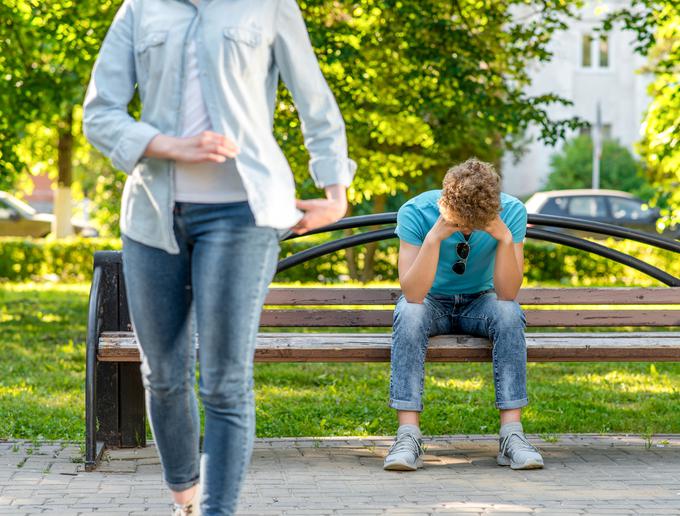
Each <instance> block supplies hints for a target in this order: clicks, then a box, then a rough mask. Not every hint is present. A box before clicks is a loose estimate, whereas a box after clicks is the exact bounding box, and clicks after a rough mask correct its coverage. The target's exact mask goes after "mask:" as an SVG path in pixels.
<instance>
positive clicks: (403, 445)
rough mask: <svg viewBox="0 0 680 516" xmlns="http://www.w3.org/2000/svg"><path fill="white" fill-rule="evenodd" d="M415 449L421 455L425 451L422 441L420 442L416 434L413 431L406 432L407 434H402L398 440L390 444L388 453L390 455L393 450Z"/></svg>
mask: <svg viewBox="0 0 680 516" xmlns="http://www.w3.org/2000/svg"><path fill="white" fill-rule="evenodd" d="M414 448H415V451H416V453H417V455H420V454H421V453H423V447H422V446H420V442H418V439H416V438H415V436H414V435H413V434H411V433H406V434H401V435H400V436H399V437H398V438H397V440H396V441H394V444H392V446H390V449H389V450H388V452H387V454H388V455H389V454H390V453H392V452H403V451H411V452H412V451H414Z"/></svg>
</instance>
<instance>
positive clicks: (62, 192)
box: [52, 109, 73, 238]
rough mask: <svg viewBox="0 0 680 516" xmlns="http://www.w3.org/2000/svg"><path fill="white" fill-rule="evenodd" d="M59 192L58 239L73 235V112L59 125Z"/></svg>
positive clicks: (56, 198)
mask: <svg viewBox="0 0 680 516" xmlns="http://www.w3.org/2000/svg"><path fill="white" fill-rule="evenodd" d="M58 152H59V155H58V160H57V162H58V167H59V176H58V179H57V191H56V193H55V196H54V222H53V223H52V233H53V234H54V236H55V237H56V238H64V237H67V236H70V235H72V234H73V225H72V224H71V212H72V202H71V184H72V182H73V110H72V109H71V110H70V111H69V113H68V114H67V115H66V117H64V118H63V119H62V120H61V121H60V123H59V145H58Z"/></svg>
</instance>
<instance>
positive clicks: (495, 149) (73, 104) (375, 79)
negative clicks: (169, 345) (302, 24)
mask: <svg viewBox="0 0 680 516" xmlns="http://www.w3.org/2000/svg"><path fill="white" fill-rule="evenodd" d="M8 2H9V3H8ZM8 2H4V3H3V4H2V6H0V20H2V21H1V22H0V40H1V41H3V46H4V47H5V48H10V49H12V51H11V52H3V54H2V56H0V77H1V78H3V79H4V80H2V81H0V112H1V113H6V114H10V113H11V120H10V119H9V117H3V118H2V122H0V168H2V169H3V171H4V172H5V174H4V175H3V176H2V179H1V180H0V182H2V186H4V187H5V188H8V187H9V186H10V185H11V184H13V182H14V178H15V177H16V175H17V173H18V172H19V171H22V170H24V169H28V170H30V171H38V170H44V169H50V170H51V169H53V168H54V167H55V164H56V163H57V159H56V154H57V149H56V140H57V138H58V135H59V131H63V130H64V128H63V124H62V126H60V125H59V124H60V121H61V122H63V121H64V120H65V119H67V118H68V116H69V115H70V114H73V118H74V122H73V127H74V156H73V165H74V178H75V181H76V183H80V184H81V186H80V192H78V195H77V196H76V197H78V196H80V195H84V194H88V195H90V196H91V195H92V192H93V191H94V192H96V194H95V199H94V200H95V204H96V205H97V206H98V208H99V210H101V213H100V214H98V215H97V216H96V219H97V220H98V221H99V222H100V226H101V227H100V229H101V230H102V234H110V235H113V236H116V235H117V227H116V226H117V212H118V205H119V201H120V194H121V190H122V188H121V186H120V185H121V182H122V179H123V177H124V176H122V175H120V174H117V173H114V172H113V171H112V170H111V167H110V165H109V164H108V163H106V162H105V160H103V159H101V158H97V157H96V156H95V155H94V154H93V153H92V152H91V149H90V148H89V146H87V145H86V143H85V142H84V140H83V139H82V135H79V134H78V131H79V116H80V115H79V109H78V105H79V104H80V102H81V100H82V98H83V96H84V91H85V85H86V83H87V79H88V77H89V73H90V70H91V67H92V64H93V61H94V58H95V56H96V50H97V49H98V48H99V45H100V42H101V40H102V38H103V36H104V33H105V31H106V29H107V27H108V24H109V23H110V20H111V17H112V15H113V12H114V11H115V9H116V8H117V6H118V3H117V2H111V1H104V2H101V1H100V2H90V1H85V2H72V1H70V0H69V1H60V2H55V1H47V2H33V1H28V0H8ZM524 4H525V2H524V1H523V0H511V1H509V2H476V1H472V0H464V1H459V2H454V3H451V2H444V1H442V0H428V1H426V2H401V1H396V0H362V1H361V2H354V1H352V2H349V1H346V0H343V1H335V0H313V1H308V2H302V3H301V8H302V10H303V13H304V15H305V19H306V21H307V24H308V28H309V32H310V36H311V39H312V42H313V44H314V47H315V49H316V52H317V56H318V58H319V62H320V65H321V68H322V70H323V72H324V74H325V76H326V78H327V80H328V82H329V84H330V86H331V88H332V90H333V91H334V92H335V94H336V97H337V99H338V103H339V105H340V108H341V111H342V113H343V115H344V118H345V120H346V123H347V129H348V130H347V133H348V138H349V144H350V154H351V155H352V157H353V158H354V159H356V161H357V162H358V164H359V172H358V175H357V178H356V180H355V182H354V184H353V186H352V189H351V191H350V198H351V201H352V203H353V205H354V207H353V211H355V212H366V211H375V210H372V209H371V208H372V207H373V202H374V200H375V199H376V198H378V197H381V196H382V197H388V198H392V197H394V196H396V195H399V194H404V193H408V195H409V196H412V195H414V194H416V193H418V192H420V191H424V190H427V189H430V188H433V187H436V186H437V185H438V184H439V182H440V180H441V177H442V176H443V174H444V172H445V171H446V169H447V168H448V167H449V166H450V165H451V164H452V163H453V162H455V161H459V160H462V159H466V158H468V157H470V156H471V155H476V156H478V157H480V158H483V159H487V160H491V161H497V160H498V159H499V157H500V155H501V153H502V151H503V148H504V147H505V148H508V149H510V150H516V142H517V141H518V138H517V136H518V135H520V134H522V133H523V131H524V129H525V128H526V127H528V125H529V124H535V125H536V126H538V127H539V128H540V132H541V138H542V139H543V140H544V141H548V142H554V141H556V140H557V139H559V138H560V137H562V136H563V135H564V132H565V130H566V129H567V128H573V127H574V126H575V124H576V121H575V120H573V119H569V120H558V121H551V120H549V119H548V117H547V113H546V109H547V107H548V106H549V105H551V104H554V103H565V101H564V100H563V99H560V98H558V97H557V96H554V95H543V96H537V97H532V96H528V95H526V94H525V93H524V91H523V90H524V86H526V85H527V84H528V82H529V77H528V74H527V72H526V67H527V64H528V63H530V62H532V61H533V60H539V61H543V60H547V59H549V58H550V53H549V51H548V43H549V40H550V37H551V35H552V33H553V32H554V31H556V30H561V29H562V28H564V27H565V20H566V19H567V18H569V17H570V16H572V14H573V10H574V5H576V4H578V2H576V4H574V5H572V4H570V3H566V2H563V1H561V0H549V1H546V2H542V3H541V9H537V10H536V11H535V12H534V13H533V14H532V15H529V16H522V17H521V18H520V19H517V18H514V19H513V17H512V16H511V14H510V13H511V11H513V10H514V9H515V8H517V7H520V8H522V7H523V6H524ZM423 13H428V14H427V16H423ZM132 111H135V109H134V108H133V109H132ZM5 118H7V119H5ZM275 134H276V136H277V138H278V140H279V142H280V143H281V144H282V147H283V149H284V152H285V153H286V155H287V157H288V158H289V159H290V161H291V164H292V166H293V169H294V172H295V176H296V180H297V184H298V190H299V191H300V195H301V196H302V197H309V196H318V191H317V190H316V188H315V187H314V185H313V183H312V181H311V179H310V177H309V174H308V173H307V160H308V157H307V153H306V151H305V149H304V147H303V145H302V138H301V134H300V122H299V120H298V119H297V116H296V110H295V106H294V104H293V102H292V99H291V98H290V95H289V94H288V93H287V92H286V91H285V90H283V89H282V91H281V96H280V99H279V102H278V104H277V108H276V122H275ZM19 142H22V144H21V146H22V149H23V151H21V152H20V151H19V150H18V145H19ZM36 151H37V152H36ZM95 178H96V184H93V183H95V181H94V179H95ZM382 202H384V201H382ZM388 202H389V201H388ZM395 207H396V206H388V209H390V208H395Z"/></svg>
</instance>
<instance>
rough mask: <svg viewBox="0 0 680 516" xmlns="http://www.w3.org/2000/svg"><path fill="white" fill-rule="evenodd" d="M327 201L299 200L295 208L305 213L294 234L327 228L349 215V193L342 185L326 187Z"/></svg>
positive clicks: (293, 228)
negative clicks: (346, 214)
mask: <svg viewBox="0 0 680 516" xmlns="http://www.w3.org/2000/svg"><path fill="white" fill-rule="evenodd" d="M326 196H327V197H328V198H327V199H307V200H302V199H297V200H296V201H295V206H296V207H297V209H299V210H302V211H304V212H305V215H304V217H302V219H300V222H298V223H297V224H296V225H295V226H293V227H292V228H291V230H292V231H293V233H297V234H298V235H302V234H304V233H307V232H308V231H311V230H313V229H316V228H320V227H323V226H327V225H328V224H332V223H333V222H336V221H338V220H340V219H341V218H342V217H344V216H345V213H347V193H346V189H345V187H344V186H342V185H332V186H329V187H326Z"/></svg>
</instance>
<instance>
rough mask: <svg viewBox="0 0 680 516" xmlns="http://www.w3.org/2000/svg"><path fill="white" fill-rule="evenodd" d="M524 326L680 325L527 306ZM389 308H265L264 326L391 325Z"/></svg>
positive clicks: (657, 316) (660, 317)
mask: <svg viewBox="0 0 680 516" xmlns="http://www.w3.org/2000/svg"><path fill="white" fill-rule="evenodd" d="M525 313H526V317H527V325H528V326H549V327H552V326H576V327H587V326H680V310H527V311H526V312H525ZM393 315H394V311H393V310H334V309H330V310H311V309H307V310H295V309H290V310H289V309H281V310H265V311H264V312H262V318H261V321H260V324H261V326H265V327H277V326H279V327H280V326H286V327H301V326H305V327H317V328H319V327H333V326H352V327H360V326H377V327H384V326H392V322H393Z"/></svg>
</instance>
